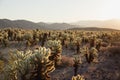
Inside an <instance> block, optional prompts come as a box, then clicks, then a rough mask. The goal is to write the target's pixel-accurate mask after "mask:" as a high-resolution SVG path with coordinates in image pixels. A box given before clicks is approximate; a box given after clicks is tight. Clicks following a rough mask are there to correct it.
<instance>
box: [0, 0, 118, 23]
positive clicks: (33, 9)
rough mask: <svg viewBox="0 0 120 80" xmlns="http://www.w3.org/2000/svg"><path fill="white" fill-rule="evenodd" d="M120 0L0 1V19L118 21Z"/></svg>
mask: <svg viewBox="0 0 120 80" xmlns="http://www.w3.org/2000/svg"><path fill="white" fill-rule="evenodd" d="M119 4H120V0H0V18H1V19H3V18H7V19H12V20H15V19H25V20H30V21H34V22H41V21H43V22H75V21H80V20H108V19H120V10H119V8H120V5H119Z"/></svg>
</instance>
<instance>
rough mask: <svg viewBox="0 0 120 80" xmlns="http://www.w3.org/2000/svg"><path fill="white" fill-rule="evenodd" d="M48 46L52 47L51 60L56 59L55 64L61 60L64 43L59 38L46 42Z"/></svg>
mask: <svg viewBox="0 0 120 80" xmlns="http://www.w3.org/2000/svg"><path fill="white" fill-rule="evenodd" d="M45 46H46V47H48V48H50V49H51V57H50V60H54V61H55V66H57V65H58V63H59V62H60V61H61V53H62V45H61V41H59V40H49V41H47V42H46V44H45Z"/></svg>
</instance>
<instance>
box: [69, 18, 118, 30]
mask: <svg viewBox="0 0 120 80" xmlns="http://www.w3.org/2000/svg"><path fill="white" fill-rule="evenodd" d="M71 24H73V25H79V26H84V27H92V26H95V27H100V28H112V29H119V30H120V20H118V19H112V20H85V21H78V22H74V23H71Z"/></svg>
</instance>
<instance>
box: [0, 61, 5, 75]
mask: <svg viewBox="0 0 120 80" xmlns="http://www.w3.org/2000/svg"><path fill="white" fill-rule="evenodd" d="M3 68H4V61H2V60H0V73H1V72H2V71H3Z"/></svg>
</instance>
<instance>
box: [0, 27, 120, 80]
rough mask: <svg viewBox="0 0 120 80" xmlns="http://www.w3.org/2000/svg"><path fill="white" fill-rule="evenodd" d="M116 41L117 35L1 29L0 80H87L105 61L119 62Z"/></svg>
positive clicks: (103, 32)
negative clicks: (0, 78)
mask: <svg viewBox="0 0 120 80" xmlns="http://www.w3.org/2000/svg"><path fill="white" fill-rule="evenodd" d="M119 40H120V31H79V30H40V29H35V30H25V29H18V28H14V29H12V28H4V29H0V52H1V53H2V54H4V57H2V55H1V53H0V76H2V78H3V79H2V80H54V79H55V78H56V77H57V79H58V80H67V79H72V80H85V79H86V80H88V78H89V77H88V76H86V74H87V75H89V76H92V74H90V73H89V71H90V70H91V69H94V68H96V69H95V73H97V74H98V75H100V73H99V72H97V68H100V67H99V66H101V64H102V63H104V62H105V60H107V59H108V57H112V58H110V59H112V60H114V59H117V60H118V56H119V54H120V50H119V49H120V47H119V44H116V43H118V42H120V41H119ZM8 49H11V50H8ZM5 50H7V52H5ZM114 57H115V58H114ZM108 60H109V59H108ZM117 60H114V61H116V63H118V64H119V61H117ZM88 63H89V64H88ZM118 64H117V65H118ZM91 66H92V68H91ZM67 68H68V69H67ZM89 68H91V69H89ZM116 69H118V68H116ZM118 70H119V69H118ZM57 71H58V72H57ZM59 71H60V72H59ZM100 71H101V70H100ZM88 73H89V74H88ZM92 73H93V72H92ZM95 73H94V75H96V74H95ZM80 74H81V75H83V76H84V78H83V77H82V76H81V75H80ZM116 74H117V73H116ZM118 74H119V73H118ZM118 74H117V75H118ZM59 75H62V78H64V79H60V78H61V76H59ZM98 75H97V76H95V77H98ZM63 76H64V77H63ZM72 76H73V77H72ZM116 77H117V78H119V76H116ZM92 79H93V78H91V79H90V80H92ZM95 80H99V79H95Z"/></svg>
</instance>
